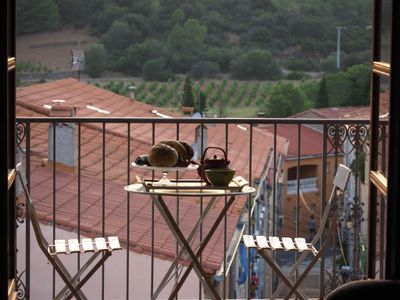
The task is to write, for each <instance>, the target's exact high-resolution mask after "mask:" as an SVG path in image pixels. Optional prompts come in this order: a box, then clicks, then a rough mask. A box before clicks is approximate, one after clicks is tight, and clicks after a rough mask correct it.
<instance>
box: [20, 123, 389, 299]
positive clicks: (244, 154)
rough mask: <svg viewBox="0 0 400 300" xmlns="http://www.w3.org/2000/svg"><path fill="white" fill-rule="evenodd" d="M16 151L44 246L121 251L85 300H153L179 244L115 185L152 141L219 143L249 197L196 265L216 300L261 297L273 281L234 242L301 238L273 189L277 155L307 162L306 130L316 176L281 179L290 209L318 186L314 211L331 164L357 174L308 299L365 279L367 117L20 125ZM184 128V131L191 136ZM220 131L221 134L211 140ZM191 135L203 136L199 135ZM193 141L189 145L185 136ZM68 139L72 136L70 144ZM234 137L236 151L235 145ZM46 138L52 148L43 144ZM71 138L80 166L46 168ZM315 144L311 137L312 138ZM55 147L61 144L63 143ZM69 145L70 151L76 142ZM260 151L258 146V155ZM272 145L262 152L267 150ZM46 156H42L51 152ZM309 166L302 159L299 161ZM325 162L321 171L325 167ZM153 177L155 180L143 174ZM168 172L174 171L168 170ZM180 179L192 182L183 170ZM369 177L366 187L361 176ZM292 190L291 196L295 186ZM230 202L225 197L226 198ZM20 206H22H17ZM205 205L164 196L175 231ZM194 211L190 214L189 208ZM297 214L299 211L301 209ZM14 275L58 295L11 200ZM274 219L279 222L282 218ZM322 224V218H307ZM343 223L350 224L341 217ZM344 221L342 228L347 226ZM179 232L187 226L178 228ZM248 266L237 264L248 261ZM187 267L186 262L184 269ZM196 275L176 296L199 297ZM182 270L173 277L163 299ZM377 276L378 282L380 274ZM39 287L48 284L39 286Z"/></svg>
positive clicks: (30, 291)
mask: <svg viewBox="0 0 400 300" xmlns="http://www.w3.org/2000/svg"><path fill="white" fill-rule="evenodd" d="M17 122H18V126H17V128H18V139H17V140H18V148H19V149H20V153H19V154H18V155H17V156H18V157H19V159H20V160H21V161H23V165H24V167H25V169H26V174H27V177H28V182H29V187H30V189H31V194H32V197H33V199H34V203H35V206H36V209H37V210H38V211H39V219H40V220H41V222H42V223H43V226H44V230H45V231H46V234H47V235H48V237H49V239H50V240H52V239H55V238H57V237H60V238H67V237H71V236H72V237H74V238H81V237H83V236H92V235H97V234H102V235H109V234H117V235H118V236H119V237H120V240H121V241H122V243H123V246H124V249H125V251H120V252H121V253H123V254H121V255H113V257H112V258H110V259H109V260H108V262H107V263H106V265H105V266H104V267H103V268H102V269H101V270H100V271H98V273H97V274H96V275H95V276H94V277H93V278H92V279H91V280H90V281H89V282H88V283H87V284H85V288H84V291H85V293H87V294H88V295H89V298H96V299H150V298H151V296H152V295H154V293H155V291H156V289H157V286H158V284H159V283H160V280H161V278H162V276H163V275H164V272H165V270H166V269H167V268H168V267H169V264H170V262H171V260H172V259H173V258H174V256H176V254H177V253H178V252H179V249H180V248H179V245H178V244H177V243H175V242H171V240H172V236H171V234H170V232H168V229H167V227H166V225H165V224H164V223H163V222H161V221H160V218H159V214H158V213H157V212H156V210H155V209H154V204H152V203H151V202H150V201H148V200H146V199H144V198H140V199H139V198H135V197H134V196H132V195H130V194H128V193H124V192H123V187H124V186H125V185H127V184H131V183H132V182H134V181H135V171H134V170H132V169H131V168H130V164H131V162H132V161H133V160H134V159H135V156H136V154H137V153H145V152H146V151H147V150H148V149H149V146H150V145H152V144H154V143H156V142H158V141H160V140H164V139H172V138H173V139H178V140H179V139H184V140H190V142H192V143H193V144H194V145H195V147H198V148H197V152H198V153H199V154H200V153H202V150H203V149H205V148H206V147H207V146H218V147H222V148H223V149H225V150H226V152H227V153H228V157H229V158H230V159H231V160H232V158H235V160H232V161H231V164H232V165H233V166H234V167H235V168H236V169H237V170H239V171H240V174H238V175H241V176H243V177H245V178H246V179H247V180H248V181H249V182H250V184H251V185H252V186H254V187H256V188H257V193H256V195H255V196H254V197H252V198H248V199H247V198H246V199H239V200H238V201H237V203H236V206H234V208H233V209H232V210H230V211H229V212H227V213H226V215H225V218H224V221H223V222H222V225H221V226H220V228H219V229H218V232H217V234H216V235H215V239H216V240H215V241H214V242H213V244H212V245H213V246H214V248H210V249H206V251H204V254H203V255H202V258H201V261H202V263H203V265H204V266H205V269H206V271H207V273H208V274H209V275H210V278H211V279H212V280H213V281H214V284H215V286H217V287H218V290H219V293H220V295H221V297H222V298H223V299H231V298H250V297H255V298H269V297H270V295H271V293H272V292H273V290H274V288H276V286H277V281H276V278H277V277H276V276H275V275H274V273H273V272H272V271H271V270H270V269H269V268H267V266H266V265H265V264H264V263H263V261H262V260H261V259H260V258H258V257H254V255H253V253H252V252H249V251H243V249H242V245H241V244H242V242H241V235H242V234H243V233H244V232H245V233H247V234H262V235H271V234H274V235H280V234H281V233H282V232H284V230H286V229H287V228H286V227H285V226H289V227H290V226H292V227H293V226H294V227H293V228H291V229H292V230H293V232H294V233H298V234H307V229H305V228H304V227H305V226H306V224H307V220H304V222H302V221H301V220H302V219H304V218H299V220H300V222H297V223H296V224H287V222H282V221H281V219H282V216H286V215H288V216H289V217H291V216H292V211H291V210H290V211H289V210H287V206H286V202H285V201H286V200H285V199H284V198H283V193H282V191H281V190H280V188H279V186H281V185H280V183H281V182H279V179H278V178H280V174H281V173H282V172H284V170H285V168H286V165H285V164H286V161H285V157H286V156H287V155H288V152H290V151H292V152H293V149H295V153H294V157H295V158H293V153H291V154H292V155H291V158H290V161H291V163H292V165H293V161H294V159H295V161H296V164H297V169H298V170H300V166H301V165H302V164H303V163H304V160H306V159H309V158H310V155H309V153H308V154H307V155H305V154H303V153H302V152H301V147H300V145H301V144H302V143H304V142H305V138H306V136H305V134H306V129H305V128H310V127H314V128H315V129H316V130H317V131H318V132H320V133H321V135H320V136H321V138H320V140H319V141H317V144H318V145H319V146H318V148H319V149H320V151H317V152H316V153H315V155H314V156H313V157H312V159H314V161H318V170H319V171H318V172H319V174H321V175H320V176H319V177H318V178H319V180H318V183H319V185H318V184H317V178H316V177H315V178H309V179H301V180H296V181H289V182H287V183H286V184H289V187H290V188H289V190H290V194H291V197H292V198H293V195H294V198H295V199H296V204H295V207H296V208H297V211H298V214H300V213H303V212H304V211H305V210H304V209H303V207H304V203H302V202H301V201H300V195H299V194H298V190H300V191H302V192H305V191H310V189H311V190H315V189H317V190H319V191H320V193H319V198H318V199H317V202H318V203H317V204H318V205H317V208H318V209H320V210H321V209H322V208H323V206H324V203H325V201H326V200H327V193H328V192H330V190H331V187H332V185H331V178H330V177H329V176H332V174H334V170H335V166H337V164H338V163H340V162H343V163H345V164H347V165H349V166H351V167H352V170H353V173H352V177H351V180H350V183H349V188H348V191H347V193H346V197H345V198H346V199H345V201H346V203H344V205H343V206H342V207H341V213H340V220H339V221H340V222H341V223H342V224H343V226H341V227H340V228H341V229H340V231H339V233H338V234H336V235H335V236H334V241H332V245H333V246H332V249H331V251H328V254H327V255H326V256H325V257H324V259H323V260H322V261H321V263H320V264H319V265H318V267H315V270H313V272H311V275H310V276H309V277H310V278H309V280H306V282H305V283H304V284H303V287H304V286H306V289H305V290H306V292H307V296H309V297H316V298H317V297H323V296H324V295H326V293H328V292H329V291H331V290H332V289H334V288H336V287H337V286H339V285H341V284H343V283H344V282H346V281H349V280H355V279H358V278H362V277H363V276H364V274H365V272H366V266H365V247H364V245H365V241H364V239H363V238H361V237H362V236H364V235H365V233H366V232H367V230H366V227H367V224H365V223H366V222H365V221H364V219H363V218H362V215H363V207H364V206H363V204H364V203H365V201H367V196H366V195H365V193H363V190H364V189H363V181H362V180H364V172H365V174H368V172H366V171H365V168H364V166H365V165H367V164H365V162H364V161H362V160H361V159H360V157H365V155H364V156H363V155H362V153H364V152H365V149H367V145H366V141H367V139H368V134H369V129H368V124H369V121H365V120H336V119H335V120H321V119H258V118H257V119H256V118H254V119H229V118H227V119H190V118H183V119H179V118H168V119H166V118H154V119H150V118H146V119H144V118H108V119H104V118H68V119H66V118H18V119H17ZM63 126H64V127H65V126H66V127H69V128H70V129H71V130H76V136H75V135H73V137H74V138H73V139H72V140H70V141H69V142H68V143H66V141H67V140H66V138H65V137H64V138H60V137H59V136H58V134H59V133H60V130H62V128H63ZM280 126H292V127H293V130H294V131H295V132H296V138H294V139H293V138H292V140H290V141H289V143H290V144H291V145H292V148H291V146H290V144H287V143H286V144H285V143H284V141H286V140H287V137H285V136H280ZM386 130H387V124H386V123H385V122H382V124H381V126H380V133H381V135H382V136H383V138H382V141H383V142H382V143H381V144H382V145H381V146H382V150H383V151H381V153H382V157H381V164H382V165H384V164H385V161H386V159H385V153H386V151H385V148H384V147H385V140H386V139H385V138H384V136H385V133H386ZM188 132H190V134H188ZM216 132H218V134H221V133H222V136H223V139H221V138H220V137H221V135H218V137H216ZM195 133H197V136H200V138H199V139H197V140H196V139H195V138H194V136H195ZM191 134H193V138H192V139H191V138H190V137H191ZM75 138H76V139H75ZM238 139H240V141H239V143H240V145H239V146H237V145H236V146H235V143H238V142H237V140H238ZM49 140H53V142H50V143H49ZM75 142H76V148H73V149H76V152H74V153H75V154H74V155H73V158H74V159H76V166H74V167H73V168H68V167H65V166H64V165H63V164H58V163H57V162H56V163H53V162H52V161H51V160H52V158H53V159H54V156H56V159H55V161H57V156H58V157H59V156H62V155H67V153H65V152H63V149H61V148H63V147H64V150H65V149H66V148H65V147H70V146H71V144H72V143H75ZM314 142H315V141H314ZM61 145H62V146H61ZM72 146H73V147H75V145H72ZM260 147H261V148H260ZM266 149H268V150H266ZM49 154H50V156H49ZM307 164H309V163H307ZM328 166H329V168H328ZM144 175H145V176H153V178H154V176H155V177H156V176H158V175H159V174H148V173H146V174H144ZM171 176H178V175H175V174H171ZM185 176H196V174H186V175H185ZM365 182H366V181H365ZM298 185H300V188H299V189H298V188H297V186H298ZM218 201H220V202H218V204H216V205H215V207H213V208H212V210H218V209H221V207H223V205H224V199H219V200H218ZM225 201H226V200H225ZM18 203H21V202H20V201H19V202H18ZM206 203H207V199H203V198H200V199H188V200H185V199H179V198H176V199H170V201H169V202H168V205H170V206H171V207H172V208H173V211H174V212H175V217H176V219H177V220H179V226H180V228H182V230H183V231H184V230H185V228H186V227H188V226H190V225H191V224H192V221H191V219H193V218H194V216H195V215H200V214H201V212H202V211H203V209H204V207H205V205H206ZM384 207H385V206H384V201H383V198H382V199H381V202H380V216H381V218H380V223H379V224H378V225H379V228H378V229H377V230H378V236H379V237H380V240H379V242H378V243H377V245H378V246H377V247H380V248H379V249H380V250H381V252H379V251H378V252H377V253H378V254H379V253H381V254H382V255H380V256H379V257H377V258H376V259H377V262H378V268H377V269H379V270H382V268H381V267H382V266H383V253H384V252H383V245H384V243H383V241H382V238H383V236H384V232H383V230H384V222H385V219H384V216H385V212H384ZM194 208H195V209H194ZM300 208H301V209H300ZM18 211H19V214H18V218H17V222H18V225H19V228H18V232H17V234H18V248H19V251H18V271H19V277H18V282H17V288H18V290H19V295H20V298H21V299H22V298H24V299H39V298H40V299H50V298H52V295H53V296H54V295H55V294H56V293H57V291H58V290H59V288H60V279H59V278H57V276H56V275H55V273H54V271H53V270H52V269H51V267H50V265H46V262H45V260H44V256H43V255H41V253H40V252H38V251H37V247H36V242H35V240H34V238H33V233H32V229H31V227H30V224H29V222H26V220H25V218H24V210H23V205H21V204H18ZM278 216H279V217H278ZM315 216H316V218H317V221H318V218H319V214H318V213H315ZM348 220H351V221H352V223H351V225H352V226H351V227H349V228H348V227H346V226H345V224H346V221H348ZM347 223H348V222H347ZM208 228H209V226H208V225H207V220H206V221H205V222H204V224H203V226H202V227H201V228H200V231H199V232H198V233H197V236H196V237H195V240H197V241H201V240H202V238H203V236H204V234H205V233H206V229H208ZM185 232H186V231H185ZM277 259H278V261H279V262H280V264H283V265H288V266H289V265H290V264H291V261H292V259H293V258H292V257H290V256H288V255H283V256H278V257H277ZM84 260H85V257H84V256H79V257H78V258H77V260H71V261H70V267H71V268H75V269H77V268H79V266H81V265H82V264H83V263H84ZM244 261H245V263H244ZM184 265H185V264H184ZM192 273H193V276H192V277H189V279H188V281H187V282H186V283H185V284H184V286H183V287H182V289H181V290H180V292H179V294H178V298H196V299H203V298H207V295H205V294H204V289H203V287H202V285H201V284H200V282H199V280H198V279H197V277H196V275H195V274H194V272H192ZM180 274H181V270H180V269H175V270H174V276H172V278H171V279H170V281H169V283H168V285H167V288H166V291H167V292H166V294H161V295H160V297H164V298H166V297H167V295H168V291H169V290H170V289H171V288H172V286H173V285H174V283H175V282H176V281H177V278H178V277H179V275H180ZM380 274H381V272H380V273H378V275H377V276H380ZM252 276H257V277H258V279H259V281H258V284H257V286H254V285H250V284H248V282H250V280H251V278H252ZM44 283H45V284H44Z"/></svg>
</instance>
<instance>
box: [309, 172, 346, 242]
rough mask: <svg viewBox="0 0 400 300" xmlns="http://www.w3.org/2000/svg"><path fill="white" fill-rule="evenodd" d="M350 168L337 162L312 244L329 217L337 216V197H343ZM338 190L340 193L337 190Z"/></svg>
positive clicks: (321, 231) (320, 234)
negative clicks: (329, 191) (327, 198)
mask: <svg viewBox="0 0 400 300" xmlns="http://www.w3.org/2000/svg"><path fill="white" fill-rule="evenodd" d="M350 173H351V170H350V169H349V168H348V167H346V166H345V165H343V164H339V165H338V168H337V170H336V175H335V178H334V179H333V188H332V192H331V195H330V197H329V200H328V202H327V203H326V206H325V209H324V212H323V214H322V217H321V220H320V226H319V228H318V231H317V232H316V234H315V236H314V238H313V240H312V242H311V243H312V244H315V243H316V242H317V241H318V240H319V239H320V238H321V236H322V234H323V232H324V229H325V227H326V225H327V222H328V220H329V218H330V217H333V218H334V216H337V215H338V214H339V211H338V209H337V205H338V203H337V202H338V200H340V199H339V197H343V193H344V191H345V189H346V186H347V181H348V180H349V177H350ZM338 191H340V195H338V194H337V192H338Z"/></svg>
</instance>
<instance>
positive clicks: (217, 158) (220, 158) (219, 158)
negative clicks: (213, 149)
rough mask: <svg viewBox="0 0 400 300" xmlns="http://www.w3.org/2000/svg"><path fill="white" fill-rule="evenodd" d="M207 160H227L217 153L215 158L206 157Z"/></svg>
mask: <svg viewBox="0 0 400 300" xmlns="http://www.w3.org/2000/svg"><path fill="white" fill-rule="evenodd" d="M205 160H206V161H210V160H211V161H213V160H225V157H217V156H216V155H214V156H213V158H206V159H205Z"/></svg>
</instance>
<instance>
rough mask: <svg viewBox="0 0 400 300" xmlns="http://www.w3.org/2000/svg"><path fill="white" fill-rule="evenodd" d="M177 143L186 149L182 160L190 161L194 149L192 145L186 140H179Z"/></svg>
mask: <svg viewBox="0 0 400 300" xmlns="http://www.w3.org/2000/svg"><path fill="white" fill-rule="evenodd" d="M179 143H180V144H181V145H182V146H183V147H184V148H185V150H186V156H185V157H183V159H184V160H186V161H188V162H190V160H191V159H192V158H193V156H194V150H193V147H192V145H190V144H189V143H188V142H185V141H179Z"/></svg>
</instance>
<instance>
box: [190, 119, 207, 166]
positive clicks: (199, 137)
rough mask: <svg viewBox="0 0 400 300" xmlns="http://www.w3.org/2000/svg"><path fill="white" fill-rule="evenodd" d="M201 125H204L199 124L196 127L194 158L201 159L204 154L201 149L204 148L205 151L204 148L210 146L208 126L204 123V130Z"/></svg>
mask: <svg viewBox="0 0 400 300" xmlns="http://www.w3.org/2000/svg"><path fill="white" fill-rule="evenodd" d="M201 127H202V125H199V126H197V127H196V129H195V140H194V145H193V149H194V159H201V156H202V155H203V153H202V152H201V150H202V149H203V151H204V149H206V148H207V147H208V128H207V126H205V125H203V130H202V129H201ZM202 144H203V145H202ZM201 146H203V147H201Z"/></svg>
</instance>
